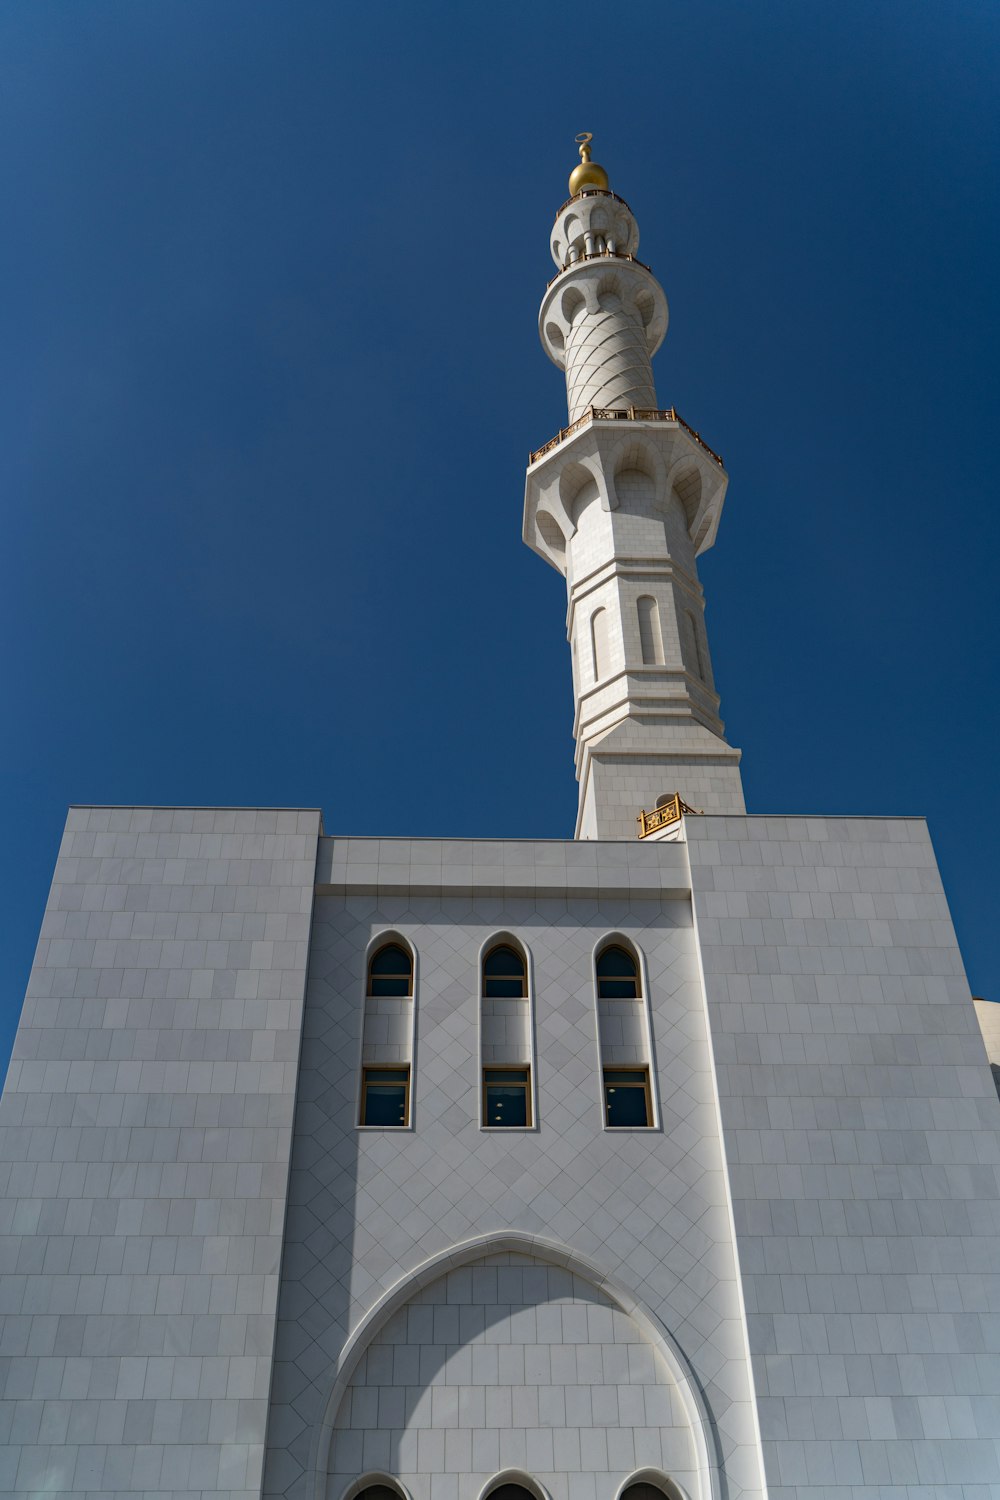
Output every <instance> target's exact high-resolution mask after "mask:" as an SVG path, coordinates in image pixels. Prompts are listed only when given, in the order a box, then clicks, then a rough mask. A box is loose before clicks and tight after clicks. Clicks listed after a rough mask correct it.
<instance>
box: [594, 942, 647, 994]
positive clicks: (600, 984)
mask: <svg viewBox="0 0 1000 1500" xmlns="http://www.w3.org/2000/svg"><path fill="white" fill-rule="evenodd" d="M597 994H598V997H599V998H600V999H601V1000H636V999H638V998H639V996H640V994H641V990H640V988H639V966H638V964H637V963H636V961H635V959H634V958H633V957H632V955H631V953H628V952H626V950H625V949H624V948H620V947H619V946H618V944H617V943H612V944H610V945H609V946H608V947H607V948H605V949H604V950H603V952H602V953H601V954H600V956H599V957H598V960H597Z"/></svg>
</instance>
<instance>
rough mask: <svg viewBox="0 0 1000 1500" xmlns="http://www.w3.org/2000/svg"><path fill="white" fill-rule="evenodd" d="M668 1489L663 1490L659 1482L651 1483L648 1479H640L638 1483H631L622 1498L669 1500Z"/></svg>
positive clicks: (628, 1499) (625, 1499)
mask: <svg viewBox="0 0 1000 1500" xmlns="http://www.w3.org/2000/svg"><path fill="white" fill-rule="evenodd" d="M667 1494H668V1491H667V1490H661V1489H660V1486H659V1485H658V1484H650V1483H649V1482H648V1481H645V1480H640V1482H639V1483H638V1484H630V1485H629V1487H628V1489H627V1490H625V1492H624V1493H623V1495H622V1500H667Z"/></svg>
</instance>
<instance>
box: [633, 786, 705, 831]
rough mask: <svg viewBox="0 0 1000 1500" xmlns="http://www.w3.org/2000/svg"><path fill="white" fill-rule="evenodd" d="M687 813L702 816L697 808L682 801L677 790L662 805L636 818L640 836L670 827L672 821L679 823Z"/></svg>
mask: <svg viewBox="0 0 1000 1500" xmlns="http://www.w3.org/2000/svg"><path fill="white" fill-rule="evenodd" d="M685 813H691V814H692V815H693V816H695V817H700V816H701V814H700V813H699V812H698V810H697V808H694V807H688V805H687V803H686V802H684V801H682V799H681V794H680V792H675V793H674V795H673V796H672V797H668V799H667V801H666V802H664V803H663V805H662V807H654V809H653V811H652V812H645V811H643V812H641V813H640V814H639V816H638V817H637V818H636V820H635V821H636V822H637V823H638V825H639V837H640V838H641V839H644V838H648V837H649V835H650V834H651V833H656V832H657V831H658V830H659V829H661V828H669V827H670V825H671V823H679V822H680V820H681V818H682V817H683V816H684V814H685Z"/></svg>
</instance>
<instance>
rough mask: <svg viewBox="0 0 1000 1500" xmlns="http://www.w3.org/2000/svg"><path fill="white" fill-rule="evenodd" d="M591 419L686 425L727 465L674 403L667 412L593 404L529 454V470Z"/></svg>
mask: <svg viewBox="0 0 1000 1500" xmlns="http://www.w3.org/2000/svg"><path fill="white" fill-rule="evenodd" d="M591 422H674V423H676V425H677V426H678V427H683V428H684V431H685V432H686V433H688V434H689V435H690V436H691V437H693V438H694V440H695V442H696V443H697V444H698V446H699V447H700V448H704V450H705V452H706V453H707V454H708V456H709V458H711V459H712V461H713V462H714V463H717V464H718V465H719V468H720V469H724V468H725V464H724V463H723V462H722V459H721V458H720V457H719V455H718V454H717V453H716V452H715V450H714V449H712V448H710V447H709V446H708V444H707V443H706V442H705V439H704V438H703V437H702V436H701V434H700V433H697V432H695V430H694V428H693V427H689V426H688V424H687V422H685V420H684V418H683V417H681V416H678V414H677V410H676V408H675V407H673V406H668V407H667V409H666V411H655V410H653V409H652V408H647V407H641V406H624V407H600V406H591V407H590V408H589V410H587V411H585V412H584V413H583V416H582V417H577V419H576V421H575V422H571V423H570V424H569V426H568V427H560V429H559V431H558V432H557V433H556V435H555V437H554V438H549V440H548V442H547V443H543V444H542V446H541V447H540V448H536V449H535V451H534V452H533V453H529V454H528V467H529V469H530V467H531V465H532V464H534V463H537V462H538V460H539V459H540V458H544V457H545V455H546V453H551V452H552V449H553V448H558V446H559V444H560V443H563V442H565V441H566V439H567V438H568V437H572V436H573V434H574V432H579V431H580V429H581V428H582V427H588V426H589V425H590V423H591Z"/></svg>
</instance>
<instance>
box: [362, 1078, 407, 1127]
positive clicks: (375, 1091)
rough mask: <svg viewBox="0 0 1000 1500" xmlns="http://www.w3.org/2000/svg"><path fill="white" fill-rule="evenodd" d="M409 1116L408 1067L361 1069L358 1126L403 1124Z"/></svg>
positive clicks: (405, 1123)
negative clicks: (360, 1124)
mask: <svg viewBox="0 0 1000 1500" xmlns="http://www.w3.org/2000/svg"><path fill="white" fill-rule="evenodd" d="M409 1114H410V1070H409V1068H365V1070H364V1073H363V1075H362V1081H361V1123H362V1125H383V1126H400V1125H407V1124H408V1123H409Z"/></svg>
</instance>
